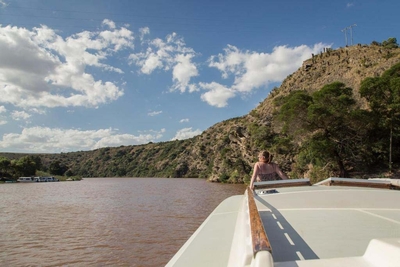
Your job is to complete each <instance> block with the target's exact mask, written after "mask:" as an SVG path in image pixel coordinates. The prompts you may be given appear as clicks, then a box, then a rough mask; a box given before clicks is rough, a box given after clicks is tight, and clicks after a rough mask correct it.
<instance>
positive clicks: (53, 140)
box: [0, 127, 165, 153]
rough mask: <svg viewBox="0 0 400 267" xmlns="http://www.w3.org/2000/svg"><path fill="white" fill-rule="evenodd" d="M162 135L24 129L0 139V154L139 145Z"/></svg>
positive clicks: (156, 132) (110, 131) (41, 128)
mask: <svg viewBox="0 0 400 267" xmlns="http://www.w3.org/2000/svg"><path fill="white" fill-rule="evenodd" d="M164 132H165V130H164V129H162V130H160V131H151V132H149V133H144V134H140V135H138V136H135V135H130V134H118V133H117V132H116V130H114V129H100V130H88V131H81V130H75V129H68V130H63V129H58V128H47V127H31V128H25V129H23V130H22V132H21V133H19V134H18V133H9V134H4V135H3V139H2V140H0V149H1V150H2V151H7V150H10V151H13V152H30V153H43V152H45V153H58V152H69V151H79V150H92V149H96V148H101V147H109V146H120V145H139V144H146V143H148V142H150V141H152V142H154V141H157V140H158V139H160V138H161V137H162V136H163V133H164Z"/></svg>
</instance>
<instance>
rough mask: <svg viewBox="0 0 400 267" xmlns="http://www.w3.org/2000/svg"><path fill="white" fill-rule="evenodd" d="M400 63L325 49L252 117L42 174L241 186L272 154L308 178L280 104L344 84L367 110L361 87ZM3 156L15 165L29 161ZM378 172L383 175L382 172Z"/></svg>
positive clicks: (71, 161) (380, 49)
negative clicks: (265, 153)
mask: <svg viewBox="0 0 400 267" xmlns="http://www.w3.org/2000/svg"><path fill="white" fill-rule="evenodd" d="M399 62H400V48H388V47H384V46H382V45H369V46H368V45H355V46H351V47H343V48H339V49H337V50H331V49H325V50H324V52H322V53H320V54H318V55H310V59H308V60H306V61H304V63H303V66H301V67H300V68H299V69H298V70H297V71H296V72H294V73H293V74H291V75H289V76H288V77H287V78H286V79H285V80H284V81H283V82H282V84H281V86H280V87H279V88H274V89H273V90H272V91H271V93H270V94H269V95H268V96H267V97H266V99H265V100H264V101H263V102H262V103H260V105H259V106H258V107H257V108H255V109H254V110H252V111H251V112H250V113H249V114H248V115H245V116H242V117H238V118H232V119H229V120H226V121H222V122H220V123H217V124H215V125H213V126H212V127H210V128H209V129H207V130H205V131H204V132H203V133H202V134H201V135H199V136H196V137H193V138H191V139H187V140H176V141H170V142H160V143H149V144H146V145H137V146H121V147H116V148H101V149H97V150H93V151H87V152H83V151H80V152H71V153H61V154H40V155H38V156H40V158H41V160H42V165H43V166H44V169H48V168H49V166H50V165H51V164H52V163H54V162H57V164H59V166H62V167H63V168H64V170H65V171H68V172H69V174H71V175H81V176H83V177H199V178H207V179H209V180H211V181H220V182H243V181H246V180H248V179H249V177H250V174H251V171H252V166H253V164H254V162H255V161H256V160H257V158H256V155H257V153H258V152H259V151H260V150H261V149H268V150H270V151H271V152H272V153H273V154H274V155H275V158H274V161H275V162H278V163H279V164H280V165H281V167H282V169H283V170H284V171H285V172H287V173H289V175H290V176H291V177H294V176H295V177H296V178H301V177H303V176H305V177H308V175H310V170H311V169H312V164H308V165H307V166H308V167H307V168H304V166H303V167H302V171H301V172H299V171H298V168H297V170H296V171H294V170H295V169H296V166H297V165H298V164H297V163H296V162H297V153H298V150H297V149H296V148H295V147H294V145H293V140H289V138H288V136H287V135H286V134H284V133H283V132H282V126H281V125H280V124H279V123H277V122H276V120H275V117H276V111H277V110H278V109H279V108H280V105H282V104H277V103H279V101H277V100H279V99H283V98H284V97H285V96H288V95H289V94H290V93H291V92H294V91H299V90H300V91H305V92H307V93H310V94H311V93H313V92H316V91H318V90H320V89H321V88H322V87H323V86H325V85H326V84H329V83H332V82H336V81H338V82H341V83H344V84H345V85H346V86H347V87H350V88H352V89H353V96H354V99H355V100H356V102H357V106H358V107H360V108H361V109H368V103H367V102H366V100H365V99H364V98H362V97H361V96H360V93H359V90H360V83H361V81H363V80H364V79H365V78H366V77H379V76H380V75H382V73H384V72H385V71H386V70H388V69H389V68H391V67H392V66H393V65H395V64H397V63H399ZM0 155H1V156H6V157H8V158H10V159H16V158H20V157H22V156H25V155H26V154H12V153H2V154H0ZM296 164H297V165H296ZM303 165H304V164H303ZM396 167H398V166H396ZM335 171H336V170H335V168H332V169H330V170H329V172H328V173H327V172H324V175H325V174H327V175H332V176H333V175H335V174H336V173H335ZM374 171H376V170H374ZM378 172H379V173H378V174H379V175H382V173H383V172H384V168H383V169H382V170H379V169H378ZM381 172H382V173H381ZM349 173H350V175H352V176H361V177H362V176H368V175H372V174H371V170H366V169H364V170H363V169H362V168H357V166H351V168H349ZM374 175H375V174H374Z"/></svg>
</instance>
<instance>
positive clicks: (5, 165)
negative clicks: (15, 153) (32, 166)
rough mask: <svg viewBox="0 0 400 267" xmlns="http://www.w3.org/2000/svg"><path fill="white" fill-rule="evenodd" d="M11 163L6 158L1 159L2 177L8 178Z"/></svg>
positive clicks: (0, 174) (0, 175) (0, 170)
mask: <svg viewBox="0 0 400 267" xmlns="http://www.w3.org/2000/svg"><path fill="white" fill-rule="evenodd" d="M10 166H11V161H10V160H9V159H8V158H6V157H0V177H3V176H7V175H8V172H9V169H10Z"/></svg>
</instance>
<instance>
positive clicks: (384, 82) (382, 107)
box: [360, 63, 400, 172]
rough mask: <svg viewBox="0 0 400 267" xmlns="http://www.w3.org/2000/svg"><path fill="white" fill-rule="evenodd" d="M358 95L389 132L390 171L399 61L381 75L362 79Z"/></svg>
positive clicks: (399, 95)
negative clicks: (364, 100) (365, 100)
mask: <svg viewBox="0 0 400 267" xmlns="http://www.w3.org/2000/svg"><path fill="white" fill-rule="evenodd" d="M360 95H361V96H362V97H364V98H365V99H367V101H368V103H369V106H370V108H371V113H372V114H375V116H376V117H379V118H380V120H381V125H382V128H383V130H384V131H388V132H389V172H391V171H392V162H393V160H392V147H393V136H394V134H395V133H394V130H395V129H398V128H399V127H400V63H399V64H396V65H394V66H393V67H391V68H390V69H389V70H387V71H386V72H384V73H383V74H382V76H381V77H374V78H366V79H365V80H363V81H362V82H361V87H360Z"/></svg>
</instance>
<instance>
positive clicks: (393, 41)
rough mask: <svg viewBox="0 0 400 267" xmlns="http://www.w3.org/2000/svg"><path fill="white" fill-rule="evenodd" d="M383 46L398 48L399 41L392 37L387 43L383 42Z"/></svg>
mask: <svg viewBox="0 0 400 267" xmlns="http://www.w3.org/2000/svg"><path fill="white" fill-rule="evenodd" d="M382 46H383V47H385V48H397V47H399V45H398V44H397V39H396V38H394V37H391V38H389V39H387V40H386V41H383V42H382Z"/></svg>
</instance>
